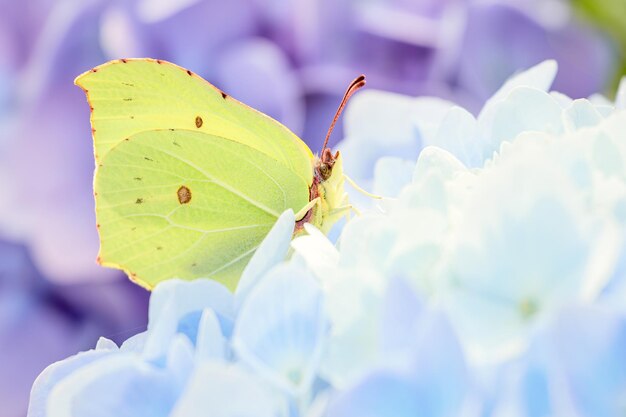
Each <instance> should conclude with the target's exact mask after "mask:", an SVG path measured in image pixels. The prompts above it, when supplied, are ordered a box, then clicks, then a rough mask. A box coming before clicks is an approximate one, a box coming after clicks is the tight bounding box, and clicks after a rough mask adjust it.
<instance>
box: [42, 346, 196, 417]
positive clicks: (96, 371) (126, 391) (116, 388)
mask: <svg viewBox="0 0 626 417" xmlns="http://www.w3.org/2000/svg"><path fill="white" fill-rule="evenodd" d="M185 343H187V344H188V343H189V342H188V341H186V342H185ZM175 344H176V342H175V343H174V345H175ZM173 350H177V348H176V347H174V349H173ZM187 351H188V352H187V357H188V358H190V357H191V348H190V347H188V348H187ZM173 356H174V357H173V358H170V359H168V360H169V361H171V363H170V364H168V365H171V367H172V368H171V369H169V368H160V367H157V366H154V365H152V364H149V363H146V362H143V361H142V360H141V359H139V357H138V356H136V355H112V356H109V357H108V358H105V359H103V360H101V361H98V362H96V363H94V364H92V365H90V366H86V367H83V368H81V369H80V370H78V371H76V372H74V373H72V374H71V375H70V376H68V377H67V378H65V379H64V380H63V381H61V382H60V383H59V384H58V385H57V386H56V387H55V388H54V389H53V391H52V392H51V394H50V398H49V401H48V405H47V406H48V417H136V416H151V417H159V416H162V417H166V416H168V415H169V413H170V411H171V409H172V407H173V406H174V404H175V402H176V400H177V398H178V396H179V395H180V392H181V390H182V387H183V384H182V381H183V380H184V379H185V377H186V375H185V374H186V373H188V372H189V366H186V367H185V366H183V363H181V358H180V356H181V354H179V353H175V354H174V355H173Z"/></svg>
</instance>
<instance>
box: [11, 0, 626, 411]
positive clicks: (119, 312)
mask: <svg viewBox="0 0 626 417" xmlns="http://www.w3.org/2000/svg"><path fill="white" fill-rule="evenodd" d="M625 28H626V2H624V1H623V0H599V1H598V0H572V1H571V2H569V1H565V0H562V1H560V0H493V1H479V0H369V1H359V0H340V1H339V0H270V1H262V0H230V1H223V0H184V1H178V2H170V1H167V0H138V1H123V0H117V1H98V0H75V1H74V0H55V1H53V0H24V1H16V0H0V417H15V416H23V415H25V410H26V406H27V401H28V392H29V390H30V386H31V384H32V382H33V380H34V378H35V377H36V376H37V374H38V373H39V372H41V370H43V368H44V367H45V366H46V365H48V364H49V363H51V362H53V361H55V360H59V359H62V358H64V357H67V356H69V355H71V354H73V353H75V352H77V351H79V350H84V349H87V348H90V347H92V346H93V345H94V343H95V341H96V340H97V337H98V336H100V335H103V336H106V337H108V338H110V339H113V340H115V341H121V340H124V339H126V338H127V337H129V336H130V335H132V334H134V333H137V332H138V331H140V330H143V329H144V328H145V323H146V314H147V307H146V303H147V298H148V294H147V293H146V292H145V291H143V290H142V289H139V288H136V287H134V286H133V285H132V284H130V283H129V282H128V281H127V280H126V279H125V277H123V276H122V275H121V274H119V273H117V272H115V271H111V270H105V269H103V268H100V267H98V266H97V265H96V264H95V262H94V259H95V256H96V252H97V248H98V240H97V234H96V229H95V227H94V223H95V222H94V214H93V199H92V192H91V181H92V172H93V159H92V149H91V138H90V128H89V121H88V119H89V110H88V106H87V104H86V102H85V98H84V96H83V93H82V91H80V89H78V88H76V87H75V86H74V85H73V79H74V78H75V77H76V75H78V74H80V73H81V72H83V71H85V70H88V69H89V68H91V67H93V66H96V65H98V64H101V63H103V62H105V61H107V60H109V59H115V58H121V57H154V58H161V59H165V60H170V61H173V62H176V63H177V64H179V65H181V66H184V67H187V68H190V69H192V70H193V71H194V72H196V73H198V74H200V75H202V76H203V77H205V78H206V79H207V80H209V81H211V82H212V83H214V84H216V85H217V86H219V87H220V88H221V89H223V90H225V91H226V92H228V93H229V94H231V95H233V96H235V97H236V98H238V99H239V100H241V101H244V102H246V103H248V104H249V105H251V106H253V107H256V108H258V109H260V110H262V111H264V112H266V113H268V114H269V115H271V116H273V117H274V118H276V119H278V120H280V121H282V122H283V123H285V124H286V125H287V126H289V127H290V128H291V129H292V130H294V132H296V133H297V134H299V135H301V137H302V138H303V139H304V140H306V141H307V143H309V145H310V146H311V147H312V148H313V150H314V151H316V150H319V147H320V144H321V140H322V138H323V137H324V134H325V131H326V129H327V125H328V124H329V122H330V120H331V118H332V115H333V113H334V110H335V107H336V105H337V103H338V101H339V100H340V97H341V94H342V93H343V90H344V88H345V86H346V84H347V83H348V82H349V81H350V80H351V79H352V78H353V77H354V76H355V75H358V74H360V73H365V74H366V75H367V78H368V85H369V86H371V87H373V88H377V89H384V90H389V91H394V92H400V93H404V94H408V95H424V94H428V95H435V96H440V97H443V98H447V99H451V100H453V101H455V102H457V103H460V104H462V105H464V106H465V107H467V108H469V109H473V110H474V111H476V110H478V109H479V108H480V106H481V105H482V102H483V101H484V100H485V99H486V98H487V97H489V96H490V95H491V94H492V93H493V92H494V91H495V90H496V89H497V88H498V87H499V86H500V84H501V83H502V82H503V81H504V80H505V79H506V78H507V77H508V76H509V75H511V74H512V73H514V72H516V71H518V70H520V69H522V68H526V67H530V66H532V65H534V64H536V63H538V62H541V61H543V60H544V59H547V58H554V59H556V61H558V63H559V73H558V76H557V79H556V81H555V84H554V89H555V90H558V91H561V92H563V93H566V94H568V95H570V96H572V97H586V96H588V95H590V94H593V93H596V92H607V93H608V94H609V95H610V92H611V91H614V89H615V85H616V82H617V80H618V79H619V76H620V75H621V74H623V73H624V68H626V66H625V62H626V57H625V53H626V29H625ZM340 138H341V126H339V127H338V129H337V130H336V134H335V136H334V139H333V140H332V141H331V142H333V143H336V142H337V141H338V140H339V139H340Z"/></svg>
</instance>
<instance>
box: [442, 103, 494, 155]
mask: <svg viewBox="0 0 626 417" xmlns="http://www.w3.org/2000/svg"><path fill="white" fill-rule="evenodd" d="M477 133H478V126H477V122H476V119H475V118H474V116H472V114H471V113H470V112H468V111H467V110H465V109H463V108H461V107H457V106H454V107H452V108H451V109H450V110H449V111H448V113H447V114H446V116H445V117H444V119H443V120H442V121H441V124H440V125H439V129H438V130H437V134H436V136H435V140H434V142H433V145H435V146H438V147H440V148H442V149H445V150H446V151H448V152H450V153H452V154H453V155H454V156H456V157H457V158H458V159H459V160H460V161H461V162H463V164H465V165H466V166H470V167H480V166H482V165H483V156H482V147H483V145H482V143H481V142H480V141H479V138H478V137H477Z"/></svg>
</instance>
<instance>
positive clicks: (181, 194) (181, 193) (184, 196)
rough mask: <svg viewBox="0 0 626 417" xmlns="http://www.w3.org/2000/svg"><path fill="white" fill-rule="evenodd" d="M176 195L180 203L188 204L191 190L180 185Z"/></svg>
mask: <svg viewBox="0 0 626 417" xmlns="http://www.w3.org/2000/svg"><path fill="white" fill-rule="evenodd" d="M176 196H177V197H178V202H179V203H180V204H188V203H189V202H190V201H191V190H190V189H189V188H187V187H186V186H184V185H181V186H180V188H179V189H178V191H176Z"/></svg>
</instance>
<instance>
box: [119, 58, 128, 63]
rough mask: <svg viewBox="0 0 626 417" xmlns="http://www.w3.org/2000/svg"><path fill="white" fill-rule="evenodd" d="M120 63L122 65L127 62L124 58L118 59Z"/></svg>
mask: <svg viewBox="0 0 626 417" xmlns="http://www.w3.org/2000/svg"><path fill="white" fill-rule="evenodd" d="M120 61H121V62H123V63H124V64H126V63H127V62H128V60H126V59H124V58H122V59H120Z"/></svg>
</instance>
